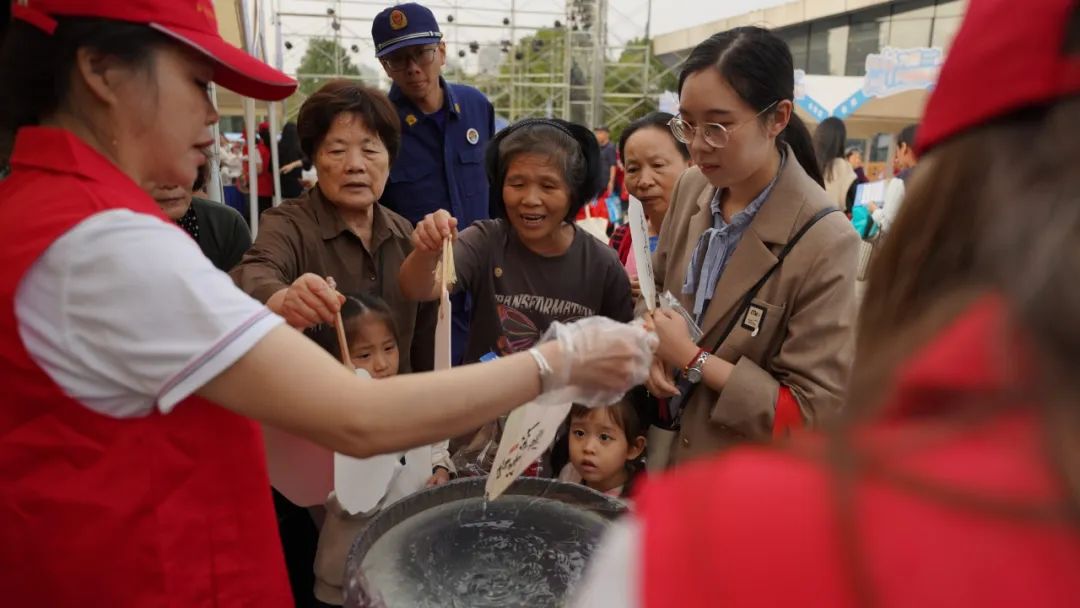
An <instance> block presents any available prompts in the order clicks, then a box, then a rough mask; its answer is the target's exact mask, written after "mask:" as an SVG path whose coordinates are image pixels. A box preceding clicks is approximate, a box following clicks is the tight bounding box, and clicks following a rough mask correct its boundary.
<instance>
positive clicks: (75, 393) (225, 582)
mask: <svg viewBox="0 0 1080 608" xmlns="http://www.w3.org/2000/svg"><path fill="white" fill-rule="evenodd" d="M213 11H214V9H213V5H212V4H211V3H209V2H204V1H202V0H198V1H196V0H184V1H180V0H168V1H166V0H148V1H145V2H141V3H139V6H138V7H137V10H135V9H133V8H132V5H130V3H110V2H90V3H88V2H74V1H69V0H50V1H49V2H33V3H29V4H27V3H25V2H24V3H18V4H16V5H14V6H13V10H12V15H13V17H14V18H15V19H14V21H13V23H12V24H10V26H8V27H7V28H6V32H5V33H4V35H3V37H4V41H3V45H2V48H0V106H3V107H4V108H5V109H6V110H7V109H11V111H5V112H0V141H3V142H7V141H10V140H11V137H10V136H14V149H13V150H11V151H10V153H11V154H10V166H11V168H12V170H11V174H10V175H9V176H8V177H6V178H5V179H4V180H3V181H2V182H0V218H2V221H0V232H3V234H4V238H2V239H0V259H3V260H4V261H5V268H6V270H7V272H5V273H3V275H2V276H0V291H2V292H3V293H4V294H5V297H4V298H3V299H2V300H0V302H2V304H0V307H4V314H3V319H5V321H4V322H3V323H0V383H2V384H3V386H4V387H5V391H6V393H5V396H4V398H3V399H2V400H0V470H3V471H4V472H5V478H4V483H3V484H0V521H5V522H12V525H8V526H5V528H4V534H3V535H2V539H3V542H0V545H2V546H4V547H13V548H18V549H17V550H8V551H3V550H0V571H3V572H4V574H5V579H4V586H5V589H4V599H5V600H6V602H5V603H6V604H8V605H19V606H23V605H27V606H29V605H48V606H69V605H81V604H87V603H92V604H94V605H102V606H106V605H107V606H156V605H160V604H162V603H163V602H167V603H170V604H172V605H178V606H180V605H183V606H195V605H199V606H206V605H216V606H241V605H243V606H248V605H258V606H268V607H270V606H273V607H277V606H281V607H284V606H289V605H293V602H292V597H291V593H290V592H289V584H288V579H287V577H286V572H285V564H284V559H283V558H282V552H281V545H280V543H279V542H278V537H277V534H276V533H275V527H276V524H275V518H274V513H273V509H272V505H271V499H270V492H269V491H268V490H267V486H268V485H269V483H268V480H267V474H266V464H265V453H264V450H263V442H262V438H261V435H260V433H259V428H258V425H256V424H254V423H253V422H252V420H254V421H258V422H262V423H264V424H267V425H271V426H275V427H278V428H280V429H283V430H286V431H289V432H291V433H293V434H297V435H302V436H305V437H307V438H309V439H311V440H313V441H315V442H318V443H320V444H322V445H323V446H326V447H328V448H330V449H333V450H335V451H337V452H342V453H345V454H349V455H353V456H358V457H366V456H371V455H374V454H379V453H383V452H391V451H399V450H404V449H408V448H410V447H413V446H419V445H424V444H429V443H433V442H435V441H437V440H440V439H444V438H446V437H448V436H451V435H454V434H460V433H462V432H464V431H466V430H468V429H471V428H476V427H477V426H479V425H481V424H483V423H484V422H487V421H488V420H491V419H494V418H495V417H497V416H499V415H500V414H504V413H506V412H509V411H510V410H512V409H513V408H514V407H516V406H518V405H521V404H522V403H525V402H527V401H529V400H531V399H534V398H535V397H536V396H537V395H539V394H540V393H541V391H542V389H549V390H555V389H558V388H560V387H565V386H577V387H580V388H584V389H589V390H610V391H620V392H621V391H623V390H625V389H627V388H629V387H630V386H631V385H633V384H636V383H639V382H641V381H642V380H644V378H645V375H646V365H645V361H646V360H647V358H648V357H650V356H651V353H650V344H649V341H648V340H647V337H646V333H645V331H644V330H642V329H640V328H636V327H631V326H628V325H622V324H618V323H615V322H612V321H591V320H590V321H588V322H585V323H581V324H576V325H571V326H568V327H567V328H566V331H567V332H568V337H567V338H566V339H560V340H558V341H553V342H550V343H547V344H542V345H540V346H538V347H537V348H536V350H535V351H534V352H533V353H532V354H526V353H522V354H520V355H515V356H511V357H506V358H503V359H501V360H499V361H496V362H492V363H488V364H485V365H482V366H474V367H465V368H460V369H456V370H452V371H446V372H438V373H431V374H417V375H412V376H408V377H401V378H391V379H387V380H384V381H379V382H365V381H363V380H360V379H358V378H356V377H355V376H354V375H353V374H352V373H351V372H350V371H348V370H346V369H345V368H344V367H343V366H342V365H341V364H340V363H338V362H336V361H335V360H334V359H333V358H332V357H331V356H329V355H328V354H326V353H325V352H324V351H323V350H322V349H321V348H319V347H318V346H316V345H315V344H314V343H312V342H311V341H310V340H308V339H306V338H304V337H303V336H302V335H301V334H300V333H299V332H298V331H296V330H294V329H292V328H290V327H287V326H286V325H285V323H284V321H283V320H282V319H281V318H280V317H278V316H276V315H274V314H273V313H271V312H270V311H269V310H267V309H266V308H265V307H264V306H263V305H262V304H260V303H259V302H257V301H255V300H253V299H252V298H250V297H249V296H247V295H246V294H245V293H243V292H242V291H240V290H239V289H237V288H236V287H235V286H234V285H233V283H232V281H231V280H230V279H229V277H228V276H227V275H225V274H224V273H221V272H220V271H218V270H217V269H215V268H214V267H213V266H212V265H211V263H210V261H209V260H207V259H206V258H205V257H204V256H203V254H202V252H201V251H200V250H199V248H198V246H197V245H196V243H195V241H194V240H192V239H191V238H190V237H189V236H188V235H187V234H185V233H184V232H183V231H182V230H180V229H179V228H178V227H176V225H175V224H173V223H172V222H171V221H168V219H167V218H166V217H165V216H164V215H163V214H162V212H161V210H160V208H159V207H158V205H157V204H156V203H155V202H154V200H153V199H152V198H150V196H149V195H148V194H147V193H146V192H144V191H143V189H142V185H143V184H147V183H175V184H179V183H191V182H193V181H194V179H195V174H196V171H197V169H198V167H199V166H200V165H202V164H203V163H205V162H206V158H207V153H206V148H207V147H208V146H209V145H210V144H211V143H212V142H213V138H212V131H211V126H212V125H214V124H215V123H217V122H218V119H219V117H218V114H217V110H216V109H215V108H214V106H213V104H212V103H211V101H210V98H209V95H208V94H207V90H208V89H207V87H208V83H209V82H211V81H217V82H218V83H219V84H222V85H223V86H226V87H229V88H232V89H234V90H236V91H237V92H239V93H241V94H244V95H247V96H252V97H258V98H261V99H268V100H278V99H283V98H285V97H287V96H288V95H289V94H291V93H292V92H293V91H294V90H295V88H296V83H295V81H293V80H292V79H290V78H288V77H287V76H285V75H284V74H281V73H279V72H276V71H275V70H273V69H272V68H270V67H269V66H266V65H263V64H260V63H259V62H258V61H257V60H255V59H253V58H252V57H251V56H249V55H247V54H246V53H244V52H243V51H241V50H239V49H236V48H234V47H231V46H229V45H228V44H227V43H226V42H225V41H224V40H223V39H221V38H220V36H219V34H218V32H217V26H216V19H215V17H214V12H213ZM3 26H4V24H0V28H3ZM24 51H31V54H32V55H34V56H36V57H40V58H42V62H44V63H40V64H37V63H36V64H34V65H33V66H28V64H27V63H26V62H25V61H24V60H23V59H21V58H20V55H21V53H23V52H24ZM30 67H32V68H33V69H32V70H31V69H30ZM40 74H50V75H52V76H55V77H56V78H57V79H58V80H56V82H63V83H64V86H63V87H56V86H53V85H54V82H53V80H52V79H41V78H40V77H39V75H40ZM165 91H167V94H164V93H162V94H159V93H161V92H165ZM365 145H366V144H365ZM6 148H7V147H6V146H0V165H6V164H7V161H8V160H9V159H8V158H7V153H8V152H9V150H7V149H6ZM350 154H351V152H350ZM364 179H366V178H364V177H363V175H362V173H361V172H360V171H359V170H358V172H357V177H356V178H355V180H354V181H355V184H354V187H355V188H358V189H362V188H363V187H365V185H364V184H365V182H364ZM323 295H327V294H325V293H324V294H323ZM331 295H334V296H336V294H331ZM329 306H330V311H329V312H331V313H335V312H337V311H338V310H339V308H340V301H339V300H338V299H337V298H336V297H332V298H330V303H329ZM585 362H587V364H584V363H585ZM103 555H108V556H109V557H108V559H101V557H102V556H103ZM56 556H63V558H62V559H57V557H56Z"/></svg>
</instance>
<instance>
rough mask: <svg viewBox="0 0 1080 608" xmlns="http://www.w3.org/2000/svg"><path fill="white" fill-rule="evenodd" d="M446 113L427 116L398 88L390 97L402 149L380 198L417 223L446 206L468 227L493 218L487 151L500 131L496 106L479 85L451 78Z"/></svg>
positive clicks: (444, 84)
mask: <svg viewBox="0 0 1080 608" xmlns="http://www.w3.org/2000/svg"><path fill="white" fill-rule="evenodd" d="M439 84H440V85H441V86H442V88H443V93H444V98H445V102H444V105H443V109H442V110H441V112H442V115H441V116H437V114H439V113H438V112H437V113H436V114H432V115H425V114H424V113H423V112H421V111H420V110H419V109H418V108H417V107H416V106H415V105H414V104H413V103H412V101H410V100H409V98H407V97H406V96H405V95H404V94H403V93H402V92H401V90H400V89H398V87H397V86H396V85H395V86H392V87H390V100H391V101H392V102H393V103H394V105H395V106H396V107H397V111H398V116H399V117H400V118H401V149H400V151H399V152H398V156H397V159H396V160H395V161H394V165H393V166H392V167H391V168H390V179H389V181H388V183H387V184H386V190H385V191H384V192H383V195H382V198H381V199H380V200H379V202H380V203H382V204H383V205H386V206H387V207H389V208H390V209H392V210H394V211H396V212H397V213H399V214H401V215H403V216H404V217H405V218H406V219H408V220H409V221H410V222H412V223H413V224H415V223H416V222H418V221H420V220H422V219H423V218H424V216H425V215H427V214H428V213H432V212H434V211H435V210H436V209H446V210H447V211H449V212H450V215H452V216H454V217H455V218H457V220H458V225H459V226H460V227H461V228H462V229H464V228H465V227H467V226H469V225H470V224H472V223H473V222H475V221H476V220H481V219H487V218H488V217H490V211H489V208H488V181H487V174H486V173H485V171H484V150H485V149H486V148H487V143H488V141H490V140H491V137H492V136H493V135H494V134H495V110H494V108H492V106H491V102H489V101H488V100H487V98H486V97H484V94H483V93H481V92H480V91H477V90H476V89H474V88H472V87H469V86H466V85H461V84H451V83H448V82H446V80H444V79H443V78H442V77H440V78H439Z"/></svg>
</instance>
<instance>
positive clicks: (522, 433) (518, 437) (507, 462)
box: [484, 402, 571, 500]
mask: <svg viewBox="0 0 1080 608" xmlns="http://www.w3.org/2000/svg"><path fill="white" fill-rule="evenodd" d="M570 407H571V404H569V403H567V404H566V405H556V406H551V405H539V404H537V403H534V402H530V403H526V404H525V405H523V406H521V407H519V408H517V409H516V410H514V411H513V412H511V413H510V416H509V418H507V421H506V426H505V428H504V429H503V436H502V440H501V441H500V442H499V450H498V451H497V452H496V453H495V463H494V465H493V466H492V468H491V474H490V475H488V478H487V483H486V484H485V485H484V495H485V497H486V498H487V499H488V500H495V499H496V498H498V497H499V496H500V495H501V494H502V493H503V492H504V491H506V488H508V487H510V484H512V483H513V482H514V480H515V479H517V478H518V476H519V475H521V474H522V473H524V472H525V469H527V468H529V465H531V464H532V463H534V462H536V459H537V458H540V456H542V455H543V454H544V451H545V450H547V449H548V447H549V446H550V445H551V444H552V442H554V441H555V433H556V432H557V431H558V430H559V425H560V424H562V421H563V420H565V419H566V416H567V414H569V413H570Z"/></svg>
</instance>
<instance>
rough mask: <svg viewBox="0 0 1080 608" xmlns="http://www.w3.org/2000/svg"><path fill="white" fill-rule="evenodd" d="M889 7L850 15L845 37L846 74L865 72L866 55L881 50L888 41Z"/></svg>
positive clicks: (861, 73)
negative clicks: (849, 27)
mask: <svg viewBox="0 0 1080 608" xmlns="http://www.w3.org/2000/svg"><path fill="white" fill-rule="evenodd" d="M889 18H890V15H889V7H887V6H886V7H881V8H876V9H871V10H867V11H863V12H860V13H856V14H854V15H852V16H851V29H850V32H849V34H848V39H847V58H846V60H845V68H844V73H845V74H846V75H848V76H863V75H865V74H866V56H867V55H869V54H871V53H879V52H881V49H882V47H884V46H887V45H888V43H889Z"/></svg>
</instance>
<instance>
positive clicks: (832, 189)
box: [825, 158, 858, 211]
mask: <svg viewBox="0 0 1080 608" xmlns="http://www.w3.org/2000/svg"><path fill="white" fill-rule="evenodd" d="M830 175H831V176H832V179H829V177H828V176H830ZM856 179H858V176H857V175H855V169H852V168H851V163H849V162H848V161H847V160H846V159H843V158H834V159H833V160H832V163H831V164H830V165H829V168H828V169H827V170H826V178H825V194H826V195H828V197H829V200H830V201H832V203H833V205H835V206H836V208H837V209H839V210H841V211H846V210H847V194H848V190H850V189H851V184H853V183H855V180H856Z"/></svg>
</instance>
